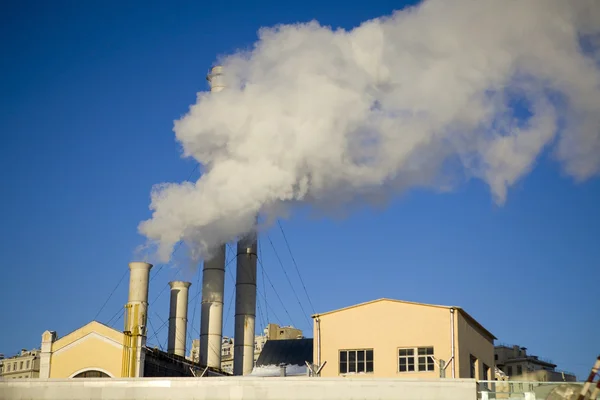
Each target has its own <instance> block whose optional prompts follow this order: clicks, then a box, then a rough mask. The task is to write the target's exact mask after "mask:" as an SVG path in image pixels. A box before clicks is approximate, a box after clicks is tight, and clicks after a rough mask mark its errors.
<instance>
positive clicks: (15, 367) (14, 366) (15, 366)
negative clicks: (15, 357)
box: [13, 361, 17, 371]
mask: <svg viewBox="0 0 600 400" xmlns="http://www.w3.org/2000/svg"><path fill="white" fill-rule="evenodd" d="M16 370H17V363H16V361H15V362H14V363H13V371H16Z"/></svg>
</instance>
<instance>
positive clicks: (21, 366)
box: [19, 361, 23, 369]
mask: <svg viewBox="0 0 600 400" xmlns="http://www.w3.org/2000/svg"><path fill="white" fill-rule="evenodd" d="M19 369H23V361H21V362H20V363H19Z"/></svg>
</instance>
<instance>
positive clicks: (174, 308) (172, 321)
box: [167, 281, 191, 357]
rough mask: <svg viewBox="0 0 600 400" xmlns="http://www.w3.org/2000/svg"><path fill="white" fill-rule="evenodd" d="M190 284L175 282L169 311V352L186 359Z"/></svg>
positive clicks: (171, 284)
mask: <svg viewBox="0 0 600 400" xmlns="http://www.w3.org/2000/svg"><path fill="white" fill-rule="evenodd" d="M190 285H191V283H190V282H183V281H173V282H169V286H171V305H170V309H169V337H168V345H167V352H168V353H169V354H176V355H178V356H182V357H185V342H186V337H187V336H186V335H187V313H188V294H189V287H190Z"/></svg>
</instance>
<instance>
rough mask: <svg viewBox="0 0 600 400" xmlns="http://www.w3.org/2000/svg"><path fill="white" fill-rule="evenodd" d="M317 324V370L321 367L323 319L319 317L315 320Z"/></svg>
mask: <svg viewBox="0 0 600 400" xmlns="http://www.w3.org/2000/svg"><path fill="white" fill-rule="evenodd" d="M315 322H316V323H317V368H319V367H321V319H320V318H319V316H318V315H317V317H316V318H315Z"/></svg>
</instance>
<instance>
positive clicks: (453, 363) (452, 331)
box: [450, 308, 456, 378]
mask: <svg viewBox="0 0 600 400" xmlns="http://www.w3.org/2000/svg"><path fill="white" fill-rule="evenodd" d="M450 341H451V343H450V345H451V349H452V358H451V360H452V378H455V377H456V357H454V351H455V350H454V308H450Z"/></svg>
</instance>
